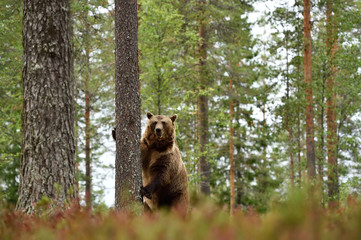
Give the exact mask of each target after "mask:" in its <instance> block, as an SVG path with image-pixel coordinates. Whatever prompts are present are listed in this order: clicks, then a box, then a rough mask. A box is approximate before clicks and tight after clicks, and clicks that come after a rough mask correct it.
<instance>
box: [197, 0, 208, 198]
mask: <svg viewBox="0 0 361 240" xmlns="http://www.w3.org/2000/svg"><path fill="white" fill-rule="evenodd" d="M204 11H205V1H204V0H201V1H200V11H199V33H198V34H199V37H200V42H199V46H198V58H199V61H198V73H199V83H200V91H201V92H200V93H199V96H198V109H199V119H198V125H199V130H198V131H199V145H200V154H201V156H200V159H199V166H200V177H201V182H200V189H201V192H202V193H203V194H206V195H209V194H210V193H211V190H210V169H209V163H208V159H207V151H208V149H207V146H208V96H207V95H206V94H205V93H204V91H205V90H206V87H207V76H206V61H207V51H206V25H205V13H204Z"/></svg>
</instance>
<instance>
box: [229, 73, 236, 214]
mask: <svg viewBox="0 0 361 240" xmlns="http://www.w3.org/2000/svg"><path fill="white" fill-rule="evenodd" d="M233 114H234V109H233V82H232V78H230V79H229V165H230V170H229V171H230V173H229V175H230V179H229V180H230V188H231V203H230V209H231V214H233V213H234V208H235V191H234V158H233V154H234V150H233V147H234V145H233V136H234V129H233Z"/></svg>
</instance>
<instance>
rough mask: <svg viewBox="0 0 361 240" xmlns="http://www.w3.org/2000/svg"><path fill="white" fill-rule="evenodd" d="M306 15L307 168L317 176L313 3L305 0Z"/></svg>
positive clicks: (304, 10)
mask: <svg viewBox="0 0 361 240" xmlns="http://www.w3.org/2000/svg"><path fill="white" fill-rule="evenodd" d="M303 8H304V9H303V17H304V72H305V83H306V89H305V95H306V104H307V105H306V146H307V169H308V176H309V177H310V178H314V177H315V176H316V167H315V141H314V123H313V94H312V59H311V57H312V52H311V42H312V40H311V14H310V12H311V3H310V0H304V1H303Z"/></svg>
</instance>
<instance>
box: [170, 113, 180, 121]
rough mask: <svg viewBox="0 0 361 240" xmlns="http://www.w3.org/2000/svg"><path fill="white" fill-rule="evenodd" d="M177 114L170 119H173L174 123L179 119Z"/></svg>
mask: <svg viewBox="0 0 361 240" xmlns="http://www.w3.org/2000/svg"><path fill="white" fill-rule="evenodd" d="M177 117H178V116H177V114H174V115H173V116H171V117H170V119H171V120H172V122H173V123H174V122H175V120H176V119H177Z"/></svg>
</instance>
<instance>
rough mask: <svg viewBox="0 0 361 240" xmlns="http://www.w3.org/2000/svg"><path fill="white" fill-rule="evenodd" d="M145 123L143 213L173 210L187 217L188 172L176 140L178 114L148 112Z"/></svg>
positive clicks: (142, 149) (143, 143)
mask: <svg viewBox="0 0 361 240" xmlns="http://www.w3.org/2000/svg"><path fill="white" fill-rule="evenodd" d="M147 117H148V124H147V127H146V129H145V131H144V134H143V137H142V139H141V143H140V149H141V158H142V176H143V187H141V195H142V196H144V197H145V198H144V205H145V208H146V210H150V211H154V210H156V209H159V208H163V207H164V208H170V209H174V210H176V211H178V212H180V213H181V214H186V212H187V210H188V205H189V197H188V178H187V171H186V168H185V166H184V164H183V161H182V158H181V155H180V152H179V148H178V145H177V142H176V139H175V125H174V122H175V120H176V119H177V115H176V114H174V115H173V116H172V117H168V116H164V115H153V114H152V113H150V112H148V113H147Z"/></svg>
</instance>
